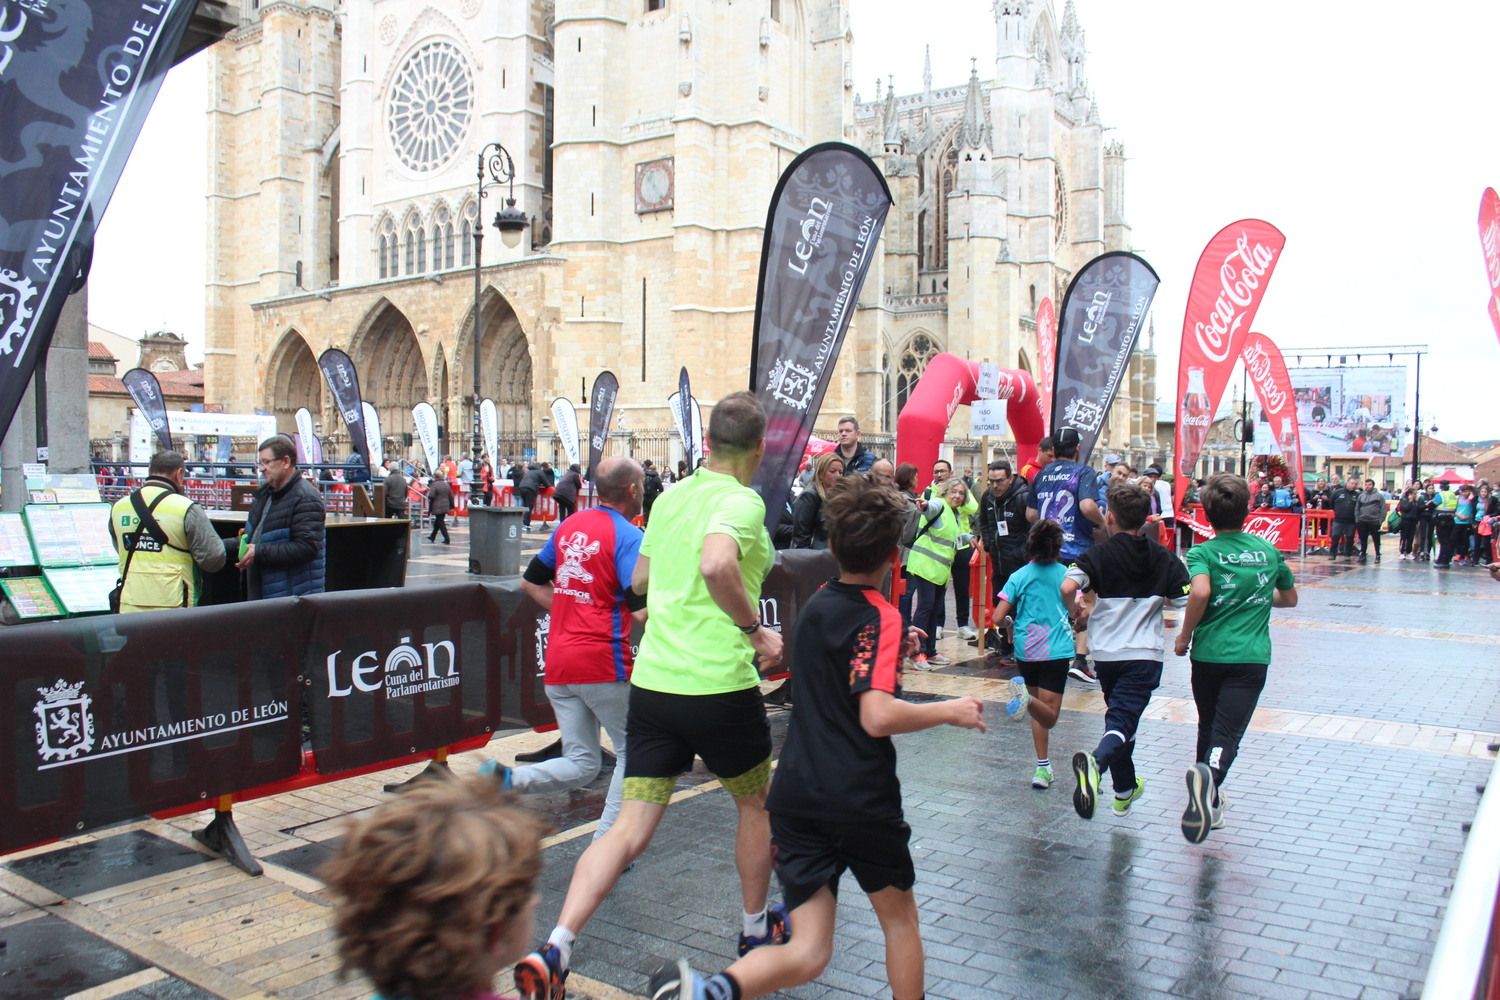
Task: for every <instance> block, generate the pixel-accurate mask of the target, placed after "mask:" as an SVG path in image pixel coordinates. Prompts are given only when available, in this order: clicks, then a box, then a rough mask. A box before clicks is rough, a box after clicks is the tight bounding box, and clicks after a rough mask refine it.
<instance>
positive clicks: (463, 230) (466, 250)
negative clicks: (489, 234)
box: [458, 200, 476, 267]
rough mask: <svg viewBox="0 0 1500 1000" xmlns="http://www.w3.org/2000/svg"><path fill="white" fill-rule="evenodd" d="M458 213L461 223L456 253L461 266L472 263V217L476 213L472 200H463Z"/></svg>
mask: <svg viewBox="0 0 1500 1000" xmlns="http://www.w3.org/2000/svg"><path fill="white" fill-rule="evenodd" d="M459 214H460V215H461V216H463V224H462V226H461V227H460V229H459V240H458V241H459V243H460V247H459V251H458V253H459V257H460V260H461V262H462V264H463V266H464V267H468V266H469V265H470V264H472V263H474V218H475V215H476V213H475V211H474V202H473V201H472V200H470V201H467V202H465V203H464V207H463V208H462V209H460V210H459Z"/></svg>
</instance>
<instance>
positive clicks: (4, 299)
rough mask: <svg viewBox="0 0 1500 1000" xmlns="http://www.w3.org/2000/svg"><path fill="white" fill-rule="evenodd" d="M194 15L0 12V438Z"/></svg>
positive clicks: (92, 6) (50, 6)
mask: <svg viewBox="0 0 1500 1000" xmlns="http://www.w3.org/2000/svg"><path fill="white" fill-rule="evenodd" d="M197 6H198V5H197V3H195V2H192V0H154V2H152V3H83V2H81V0H80V2H71V3H68V2H60V0H51V2H50V3H49V2H46V0H28V2H10V3H5V4H3V5H0V435H3V434H4V432H5V429H6V428H7V427H8V426H9V425H10V420H11V417H12V416H14V415H15V412H16V407H17V406H18V405H19V404H20V402H21V396H22V395H23V394H24V393H25V392H26V386H27V384H28V383H29V382H30V381H31V376H32V373H33V372H34V371H35V370H36V366H37V363H38V362H39V361H40V360H41V359H42V358H43V357H44V356H45V355H46V353H47V348H48V346H49V345H50V344H51V343H52V332H53V329H54V328H55V327H56V325H57V318H58V316H59V315H60V314H61V312H62V307H63V302H64V300H66V299H67V297H68V296H69V295H71V294H73V293H74V292H76V291H78V290H79V289H80V288H82V287H83V283H84V280H85V279H86V278H87V276H88V269H89V263H90V259H91V257H92V255H93V249H94V232H95V230H96V228H97V227H98V226H99V224H100V221H101V220H102V219H103V218H104V210H105V208H106V207H107V206H108V205H109V199H110V197H111V196H112V195H113V194H114V190H115V184H116V183H117V182H118V181H119V179H120V174H121V172H122V171H124V169H125V161H126V159H127V158H128V157H129V156H130V151H131V149H132V147H134V145H135V140H136V137H137V136H138V135H139V134H140V131H141V126H142V125H144V124H145V122H146V114H147V112H149V111H150V110H151V103H152V102H153V101H154V100H156V92H157V90H158V89H160V87H161V82H162V79H163V77H165V76H166V73H167V70H169V69H170V68H171V66H172V60H173V57H174V56H175V55H176V54H177V46H178V44H179V43H180V42H181V41H182V35H183V31H184V30H185V29H186V28H187V25H188V21H189V20H190V19H191V17H192V14H193V11H194V9H195V8H196V7H197ZM167 447H170V445H168V446H167Z"/></svg>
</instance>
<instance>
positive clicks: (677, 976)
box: [646, 958, 706, 1000]
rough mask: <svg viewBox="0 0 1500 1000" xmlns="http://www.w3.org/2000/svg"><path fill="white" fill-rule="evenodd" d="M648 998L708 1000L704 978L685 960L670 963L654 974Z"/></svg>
mask: <svg viewBox="0 0 1500 1000" xmlns="http://www.w3.org/2000/svg"><path fill="white" fill-rule="evenodd" d="M646 996H648V997H650V998H651V1000H706V997H705V996H704V992H703V977H702V976H701V975H699V974H698V973H696V972H694V971H693V968H692V966H690V965H688V963H687V959H685V958H679V959H678V960H677V961H675V962H668V963H667V964H665V965H663V966H662V967H661V968H659V969H657V970H656V971H655V972H653V973H652V974H651V982H650V984H649V985H648V986H647V987H646Z"/></svg>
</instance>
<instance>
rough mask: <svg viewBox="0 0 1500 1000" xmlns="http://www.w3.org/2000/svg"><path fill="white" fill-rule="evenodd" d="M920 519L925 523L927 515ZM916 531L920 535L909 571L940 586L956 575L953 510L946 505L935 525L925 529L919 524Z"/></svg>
mask: <svg viewBox="0 0 1500 1000" xmlns="http://www.w3.org/2000/svg"><path fill="white" fill-rule="evenodd" d="M940 502H942V501H940ZM920 516H921V517H922V519H923V522H925V521H926V515H925V514H924V515H920ZM917 530H918V531H919V532H920V533H921V534H920V536H919V537H918V538H917V540H916V541H915V542H914V543H912V547H911V553H910V555H908V556H907V559H906V571H907V572H908V573H910V574H911V575H912V576H919V577H921V578H922V579H924V580H926V581H927V582H928V583H935V584H937V585H938V586H940V587H941V586H943V585H945V584H947V582H948V578H949V577H950V576H952V575H953V556H954V554H955V553H956V552H957V551H958V518H957V517H955V516H954V513H953V508H952V507H949V506H948V504H947V503H946V502H943V509H942V510H941V511H940V512H939V513H938V515H937V517H935V518H933V519H932V523H931V524H930V525H926V527H925V528H924V525H923V523H921V522H919V523H918V525H917Z"/></svg>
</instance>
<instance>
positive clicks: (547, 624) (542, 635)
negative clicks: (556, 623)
mask: <svg viewBox="0 0 1500 1000" xmlns="http://www.w3.org/2000/svg"><path fill="white" fill-rule="evenodd" d="M551 631H552V616H551V615H550V614H546V615H542V617H540V618H538V619H537V620H536V675H537V676H538V677H541V676H543V675H545V674H546V673H547V636H548V635H549V634H550V633H551Z"/></svg>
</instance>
